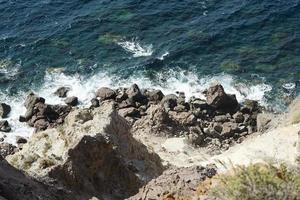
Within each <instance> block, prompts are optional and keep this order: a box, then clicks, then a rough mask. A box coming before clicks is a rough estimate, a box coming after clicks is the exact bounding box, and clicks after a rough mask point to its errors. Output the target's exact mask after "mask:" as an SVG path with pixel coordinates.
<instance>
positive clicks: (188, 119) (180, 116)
mask: <svg viewBox="0 0 300 200" xmlns="http://www.w3.org/2000/svg"><path fill="white" fill-rule="evenodd" d="M169 116H170V118H171V119H173V120H174V121H176V122H177V123H178V124H180V125H184V126H189V125H194V124H195V123H196V122H197V119H196V117H195V115H194V114H193V113H191V112H180V113H177V112H175V111H170V112H169Z"/></svg>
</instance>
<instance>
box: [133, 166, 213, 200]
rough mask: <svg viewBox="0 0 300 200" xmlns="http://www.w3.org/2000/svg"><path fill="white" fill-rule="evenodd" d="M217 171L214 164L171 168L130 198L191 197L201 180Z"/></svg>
mask: <svg viewBox="0 0 300 200" xmlns="http://www.w3.org/2000/svg"><path fill="white" fill-rule="evenodd" d="M216 173H217V171H216V169H215V167H214V166H207V167H200V166H197V167H188V168H171V169H168V170H166V171H165V172H164V173H163V174H162V175H161V176H159V177H158V178H156V179H153V180H151V181H150V182H149V183H148V184H147V185H145V186H143V187H142V188H141V189H140V190H139V193H138V194H136V195H134V196H132V197H130V198H128V200H141V199H163V197H166V196H168V195H172V196H173V197H174V198H185V199H189V197H191V196H193V195H194V193H195V191H196V189H197V188H198V186H199V184H200V183H201V182H203V181H204V180H205V179H206V178H211V177H213V176H214V175H215V174H216Z"/></svg>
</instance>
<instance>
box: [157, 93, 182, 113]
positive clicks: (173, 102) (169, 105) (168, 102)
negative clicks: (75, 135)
mask: <svg viewBox="0 0 300 200" xmlns="http://www.w3.org/2000/svg"><path fill="white" fill-rule="evenodd" d="M177 100H178V97H177V96H176V95H175V94H168V95H166V96H164V98H163V99H162V100H161V105H163V107H164V108H165V110H166V111H169V110H174V107H175V106H177Z"/></svg>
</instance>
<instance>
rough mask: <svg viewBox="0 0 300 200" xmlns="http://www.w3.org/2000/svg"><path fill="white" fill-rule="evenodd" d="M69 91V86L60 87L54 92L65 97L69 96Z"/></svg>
mask: <svg viewBox="0 0 300 200" xmlns="http://www.w3.org/2000/svg"><path fill="white" fill-rule="evenodd" d="M69 91H70V88H69V87H60V88H58V89H57V90H56V91H55V92H54V94H55V95H56V96H58V97H60V98H64V97H67V94H68V92H69Z"/></svg>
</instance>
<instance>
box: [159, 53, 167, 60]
mask: <svg viewBox="0 0 300 200" xmlns="http://www.w3.org/2000/svg"><path fill="white" fill-rule="evenodd" d="M168 55H169V52H167V51H166V52H165V53H164V54H162V55H161V56H159V57H158V59H159V60H164V58H165V57H166V56H168Z"/></svg>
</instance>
